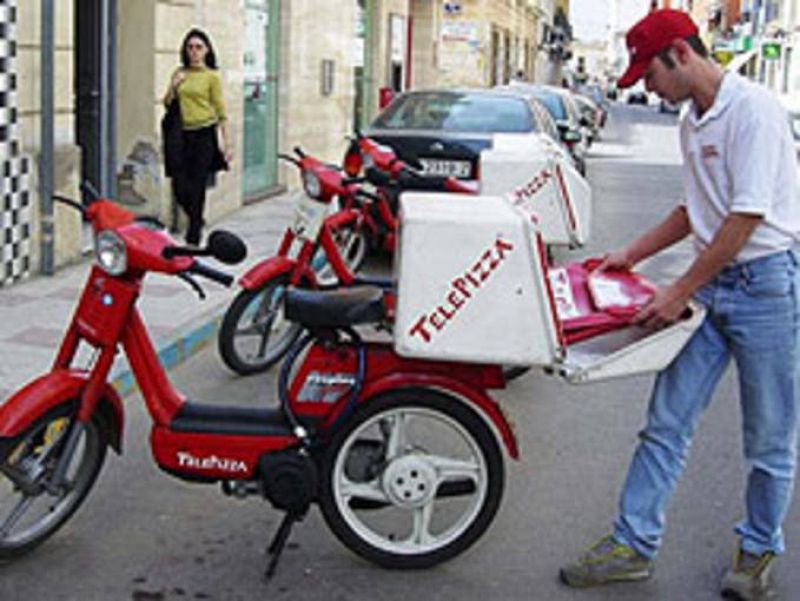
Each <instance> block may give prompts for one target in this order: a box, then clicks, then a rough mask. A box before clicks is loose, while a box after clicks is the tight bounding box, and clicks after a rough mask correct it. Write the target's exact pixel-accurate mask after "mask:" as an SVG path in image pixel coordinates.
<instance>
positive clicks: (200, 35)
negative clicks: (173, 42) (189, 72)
mask: <svg viewBox="0 0 800 601" xmlns="http://www.w3.org/2000/svg"><path fill="white" fill-rule="evenodd" d="M192 38H197V39H199V40H201V41H202V42H203V43H204V44H205V45H206V48H208V53H207V54H206V61H205V62H206V67H208V68H209V69H216V68H217V55H216V54H215V53H214V47H213V46H212V45H211V38H209V37H208V34H207V33H206V32H205V31H203V30H202V29H197V28H196V27H195V28H194V29H190V30H189V33H187V34H186V35H185V36H184V37H183V42H182V43H181V63H183V66H184V67H186V68H187V69H188V68H189V67H190V66H191V62H190V61H189V49H188V48H187V46H188V45H189V40H191V39H192Z"/></svg>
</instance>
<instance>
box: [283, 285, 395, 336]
mask: <svg viewBox="0 0 800 601" xmlns="http://www.w3.org/2000/svg"><path fill="white" fill-rule="evenodd" d="M383 294H384V293H383V290H381V289H380V288H378V287H376V286H356V287H353V288H339V289H336V290H326V291H321V290H305V289H301V288H292V289H290V290H288V291H287V293H286V298H285V305H284V315H285V316H286V319H289V320H291V321H295V322H297V323H300V324H302V325H303V326H304V327H305V328H307V329H320V328H347V327H350V326H356V325H359V324H366V323H377V322H379V321H381V319H383V317H384V306H383Z"/></svg>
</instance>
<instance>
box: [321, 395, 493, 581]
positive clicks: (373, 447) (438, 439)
mask: <svg viewBox="0 0 800 601" xmlns="http://www.w3.org/2000/svg"><path fill="white" fill-rule="evenodd" d="M503 470H504V467H503V458H502V455H501V453H500V448H499V445H498V443H497V439H496V437H495V436H494V434H493V432H492V430H491V429H490V428H489V427H488V426H487V425H486V423H485V422H484V421H483V420H482V419H481V418H480V417H479V416H478V415H477V414H476V413H475V411H474V410H472V409H471V408H470V407H468V406H467V405H465V404H464V403H463V402H461V401H459V400H457V399H454V398H452V397H449V396H447V395H445V394H442V393H438V392H434V391H431V390H409V391H403V392H394V393H387V394H383V395H380V396H378V397H376V398H375V399H373V400H370V401H368V402H367V403H366V404H365V405H363V406H362V407H361V408H360V409H359V410H358V412H357V413H356V414H355V416H354V417H353V418H352V419H351V420H350V421H349V422H347V423H346V424H345V426H344V427H343V428H342V429H341V430H340V431H339V432H337V433H336V435H335V436H334V438H333V440H332V442H331V445H330V447H329V448H328V449H327V450H326V454H325V457H324V459H323V462H322V469H321V471H320V473H321V488H320V507H321V509H322V513H323V515H324V516H325V520H326V521H327V523H328V525H329V526H330V528H331V530H332V531H333V532H334V534H335V535H336V536H337V537H338V538H339V540H340V541H341V542H342V543H344V544H345V545H346V546H347V547H348V548H350V549H351V550H352V551H354V552H355V553H358V554H359V555H361V556H362V557H364V558H366V559H368V560H369V561H372V562H374V563H377V564H379V565H381V566H383V567H387V568H400V569H405V568H414V569H416V568H427V567H431V566H434V565H436V564H438V563H440V562H443V561H446V560H448V559H450V558H452V557H454V556H455V555H458V554H459V553H461V552H463V551H464V550H465V549H467V548H468V547H469V546H470V545H472V544H473V543H474V542H475V541H476V540H478V538H479V537H480V536H481V535H482V534H483V533H484V532H485V531H486V529H487V528H488V527H489V524H491V522H492V520H493V519H494V516H495V514H496V513H497V510H498V508H499V505H500V500H501V497H502V494H503V484H504V472H503Z"/></svg>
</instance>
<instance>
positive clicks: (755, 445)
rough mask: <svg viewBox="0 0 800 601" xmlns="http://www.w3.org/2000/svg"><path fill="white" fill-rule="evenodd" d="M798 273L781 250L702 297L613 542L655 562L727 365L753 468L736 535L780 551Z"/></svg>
mask: <svg viewBox="0 0 800 601" xmlns="http://www.w3.org/2000/svg"><path fill="white" fill-rule="evenodd" d="M797 275H798V269H797V257H796V255H795V254H794V253H793V252H780V253H776V254H772V255H769V256H767V257H762V258H759V259H754V260H753V261H750V262H746V263H742V264H737V265H734V266H732V267H728V268H725V269H724V270H723V271H722V272H721V273H720V274H719V275H718V276H717V277H716V278H715V279H714V280H713V281H711V282H710V283H709V284H707V285H706V286H704V287H702V288H701V289H700V290H698V292H697V294H696V299H697V300H698V301H699V302H701V303H702V304H703V305H705V307H706V308H707V309H708V314H707V315H706V318H705V320H704V321H703V323H702V325H701V326H700V328H699V329H698V330H697V332H695V334H694V335H693V336H692V338H691V339H690V340H689V342H688V343H687V344H686V346H685V347H684V348H683V350H682V351H681V352H680V354H679V355H678V356H677V357H676V358H675V360H674V361H673V362H672V363H671V364H670V365H669V366H668V367H667V368H666V369H665V370H664V371H663V372H661V373H660V374H659V375H658V378H657V379H656V382H655V386H654V389H653V392H652V395H651V397H650V406H649V409H648V413H647V425H646V426H645V428H644V430H643V431H642V432H640V434H639V438H640V442H639V445H638V447H637V449H636V453H635V454H634V456H633V460H632V462H631V465H630V468H629V470H628V477H627V480H626V481H625V486H624V488H623V491H622V494H621V498H620V505H619V512H620V513H619V516H618V517H617V519H616V521H615V523H614V536H615V538H616V539H617V540H618V541H619V542H621V543H623V544H627V545H628V546H630V547H633V548H634V549H636V550H637V551H638V552H639V553H641V554H642V555H645V556H647V557H654V556H655V554H656V552H657V551H658V548H659V546H660V544H661V540H662V535H663V533H664V522H665V519H664V513H665V509H666V505H667V503H668V501H669V500H670V498H671V496H672V493H673V491H674V489H675V485H676V483H677V481H678V478H679V477H680V475H681V472H682V471H683V468H684V465H685V463H686V456H687V453H688V450H689V446H690V444H691V439H692V435H693V434H694V431H695V428H696V426H697V423H698V420H699V418H700V415H701V414H702V413H703V411H704V410H705V408H706V407H707V406H708V403H709V401H710V400H711V395H712V393H713V392H714V388H715V387H716V385H717V382H718V381H719V379H720V377H721V376H722V374H723V372H724V371H725V368H726V367H727V366H728V364H729V363H730V360H731V358H733V360H734V361H735V362H736V366H737V370H738V374H739V392H740V402H741V407H742V420H743V435H744V454H745V459H746V460H747V465H748V468H749V475H748V480H747V494H746V504H747V515H746V517H745V519H744V520H743V521H742V522H741V523H740V524H738V525H737V527H736V532H738V534H739V535H740V536H741V546H742V548H743V549H744V550H745V551H747V552H749V553H755V554H758V555H760V554H762V553H764V552H766V551H772V552H774V553H781V552H782V551H783V550H784V541H783V533H782V529H781V524H782V522H783V519H784V517H785V516H786V512H787V510H788V507H789V503H790V501H791V498H792V487H793V481H794V473H795V462H796V455H797V399H798V377H797V376H798V360H800V357H799V356H798V353H799V351H798V320H799V317H798V310H799V307H798V300H799V298H800V294H799V292H800V290H798V289H799V288H800V286H798V280H797Z"/></svg>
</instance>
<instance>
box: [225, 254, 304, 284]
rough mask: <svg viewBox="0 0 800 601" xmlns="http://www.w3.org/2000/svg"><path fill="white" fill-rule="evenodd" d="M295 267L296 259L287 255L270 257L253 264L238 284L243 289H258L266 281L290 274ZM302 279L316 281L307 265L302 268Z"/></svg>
mask: <svg viewBox="0 0 800 601" xmlns="http://www.w3.org/2000/svg"><path fill="white" fill-rule="evenodd" d="M296 268H297V261H296V260H295V259H290V258H289V257H280V256H277V257H270V258H269V259H265V260H264V261H261V262H260V263H256V264H255V265H253V266H252V267H251V268H250V269H249V270H248V271H247V273H245V274H244V275H243V276H242V277H241V278H240V279H239V285H240V286H241V287H242V288H244V289H245V290H258V289H259V288H261V287H263V286H264V284H266V283H267V282H268V281H270V280H271V279H273V278H276V277H278V276H281V275H284V274H291V273H292V272H293V271H294V270H295V269H296ZM302 274H303V275H302V279H303V280H305V281H309V282H312V283H314V284H315V283H316V281H317V278H316V275H315V274H314V272H313V271H312V270H311V269H310V268H309V267H304V268H303V270H302Z"/></svg>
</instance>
